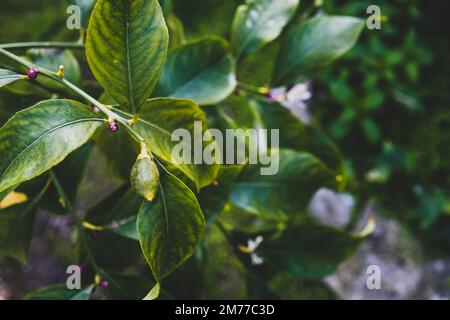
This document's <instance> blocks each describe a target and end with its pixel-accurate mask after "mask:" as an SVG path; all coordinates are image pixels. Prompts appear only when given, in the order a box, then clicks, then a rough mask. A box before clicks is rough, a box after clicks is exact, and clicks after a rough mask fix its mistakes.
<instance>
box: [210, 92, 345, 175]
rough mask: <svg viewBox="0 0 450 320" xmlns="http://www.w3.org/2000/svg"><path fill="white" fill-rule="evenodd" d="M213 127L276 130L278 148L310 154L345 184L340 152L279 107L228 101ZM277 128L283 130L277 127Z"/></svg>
mask: <svg viewBox="0 0 450 320" xmlns="http://www.w3.org/2000/svg"><path fill="white" fill-rule="evenodd" d="M216 112H217V113H218V119H219V120H218V122H217V123H216V124H215V125H216V126H218V127H220V128H222V130H223V129H226V128H246V129H247V128H264V129H279V130H280V131H279V133H280V148H282V149H294V150H297V151H302V152H309V153H312V154H313V155H314V156H316V157H318V158H319V159H320V160H322V161H323V162H324V163H325V164H326V165H327V166H328V167H329V168H330V169H332V170H333V171H334V172H335V174H336V176H338V175H341V176H342V177H341V178H342V179H340V180H342V181H343V182H344V181H345V175H346V174H345V170H344V161H343V157H342V154H341V152H340V151H339V149H338V148H337V146H336V145H335V144H334V142H333V141H331V140H330V139H329V138H328V137H327V136H326V135H325V134H324V133H323V132H322V131H321V130H320V129H318V128H316V127H314V126H310V125H305V124H304V123H302V122H300V121H299V120H298V119H297V118H296V117H295V116H294V115H293V114H292V113H291V112H290V111H289V110H288V109H286V108H284V107H283V106H281V105H280V104H278V103H270V102H269V101H267V100H264V99H260V98H256V97H248V96H247V97H231V98H230V99H227V100H226V101H224V102H223V103H222V104H221V105H220V106H219V108H218V110H216ZM280 124H282V126H281V127H280Z"/></svg>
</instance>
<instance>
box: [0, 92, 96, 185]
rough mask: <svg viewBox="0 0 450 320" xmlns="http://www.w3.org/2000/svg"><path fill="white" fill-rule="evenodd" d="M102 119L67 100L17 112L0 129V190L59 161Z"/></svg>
mask: <svg viewBox="0 0 450 320" xmlns="http://www.w3.org/2000/svg"><path fill="white" fill-rule="evenodd" d="M103 122H104V119H101V118H99V117H98V115H97V114H95V113H94V112H92V111H90V109H89V108H87V107H86V106H84V105H82V104H80V103H78V102H75V101H70V100H48V101H44V102H41V103H39V104H37V105H35V106H33V107H30V108H28V109H25V110H23V111H20V112H18V113H16V114H15V115H14V116H13V117H12V118H11V119H10V120H9V121H8V122H7V123H6V124H5V125H4V126H3V127H2V128H1V129H0V154H1V156H0V191H3V190H5V189H8V188H10V187H12V186H15V185H17V184H20V183H21V182H23V181H27V180H30V179H32V178H34V177H36V176H39V175H40V174H42V173H44V172H45V171H47V170H48V169H50V168H52V167H53V166H55V165H57V164H58V163H60V162H61V161H62V160H64V158H65V157H66V156H67V155H69V154H70V153H71V152H72V151H74V150H76V149H77V148H79V147H80V146H82V145H83V144H84V143H85V142H86V141H87V140H88V139H89V138H90V137H91V135H92V134H93V133H94V131H95V130H96V129H97V128H98V127H99V126H100V125H102V123H103Z"/></svg>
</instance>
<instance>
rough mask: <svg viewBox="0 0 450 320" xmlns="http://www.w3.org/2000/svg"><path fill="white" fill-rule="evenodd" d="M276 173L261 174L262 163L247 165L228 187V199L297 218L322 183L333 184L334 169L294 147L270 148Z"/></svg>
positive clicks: (264, 213) (255, 209)
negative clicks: (287, 148) (292, 148)
mask: <svg viewBox="0 0 450 320" xmlns="http://www.w3.org/2000/svg"><path fill="white" fill-rule="evenodd" d="M271 156H272V163H273V164H274V163H278V165H279V171H278V173H277V174H275V175H266V176H264V175H261V172H260V169H261V167H262V166H261V165H259V164H258V165H247V166H246V167H245V168H244V169H243V170H242V172H241V174H240V176H239V179H238V181H237V182H236V183H235V184H234V186H233V189H232V191H231V196H230V201H231V203H232V204H233V205H235V206H237V207H238V208H241V209H244V210H246V211H248V212H251V213H254V214H257V215H262V216H266V217H268V218H274V217H275V218H278V219H281V220H285V219H286V218H288V217H291V218H296V217H299V216H300V214H301V213H302V212H303V211H304V209H305V208H306V207H307V205H308V203H309V201H310V199H311V197H312V195H313V194H314V192H316V191H317V190H318V189H319V188H321V187H333V186H334V185H335V177H334V175H333V173H332V172H331V171H330V170H329V169H328V168H327V167H326V166H325V165H324V164H323V163H322V162H321V161H320V160H319V159H317V158H316V157H314V156H312V155H311V154H308V153H301V152H296V151H293V150H272V155H271Z"/></svg>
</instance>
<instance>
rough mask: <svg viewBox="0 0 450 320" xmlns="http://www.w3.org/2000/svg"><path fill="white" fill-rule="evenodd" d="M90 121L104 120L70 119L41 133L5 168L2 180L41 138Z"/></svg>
mask: <svg viewBox="0 0 450 320" xmlns="http://www.w3.org/2000/svg"><path fill="white" fill-rule="evenodd" d="M89 121H98V122H103V121H104V120H103V119H100V118H84V119H77V120H75V121H70V122H66V123H63V124H61V125H58V126H56V127H54V128H52V129H50V130H48V131H46V132H45V133H43V134H41V135H40V136H39V137H37V138H36V140H34V141H33V142H32V143H30V144H29V145H28V146H27V147H26V148H25V149H23V150H22V151H21V152H20V153H19V154H18V155H17V156H16V157H14V159H13V161H12V162H11V163H10V164H9V165H8V167H7V168H6V169H5V171H4V172H3V174H2V176H1V177H0V181H2V180H3V178H4V177H5V175H6V174H7V173H8V171H9V169H11V167H12V166H13V165H14V163H16V161H17V160H18V159H19V158H20V157H21V156H22V155H23V154H24V153H25V152H26V151H28V149H30V148H31V147H32V146H34V145H35V144H36V143H38V142H39V141H40V140H41V139H43V138H45V137H46V136H47V135H49V134H51V133H53V132H55V131H57V130H59V129H62V128H64V127H66V126H70V125H72V124H77V123H81V122H89Z"/></svg>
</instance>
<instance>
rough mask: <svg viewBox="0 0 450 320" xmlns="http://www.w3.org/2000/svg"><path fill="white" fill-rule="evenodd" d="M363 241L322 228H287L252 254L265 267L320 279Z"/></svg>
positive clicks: (314, 226) (347, 234) (355, 236)
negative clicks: (258, 257) (254, 254)
mask: <svg viewBox="0 0 450 320" xmlns="http://www.w3.org/2000/svg"><path fill="white" fill-rule="evenodd" d="M363 240H364V238H363V237H361V236H359V235H355V234H351V233H347V232H344V231H340V230H337V229H333V228H330V227H326V226H318V225H312V224H306V225H302V226H293V227H288V228H287V229H286V230H284V231H283V232H281V233H279V234H277V235H275V236H274V237H272V238H269V239H266V240H264V241H263V242H262V244H261V245H260V246H259V248H258V249H257V250H256V254H257V255H259V256H260V257H261V258H262V259H263V261H264V263H265V264H268V265H269V266H271V267H273V268H275V269H277V270H280V271H287V272H289V273H290V274H292V275H294V276H296V277H300V278H321V277H324V276H327V275H329V274H331V273H333V272H335V271H336V269H337V267H338V266H339V264H340V263H342V262H344V261H345V259H347V258H349V257H350V255H352V254H353V253H354V252H355V250H356V249H357V247H358V246H359V245H360V244H361V242H362V241H363Z"/></svg>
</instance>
